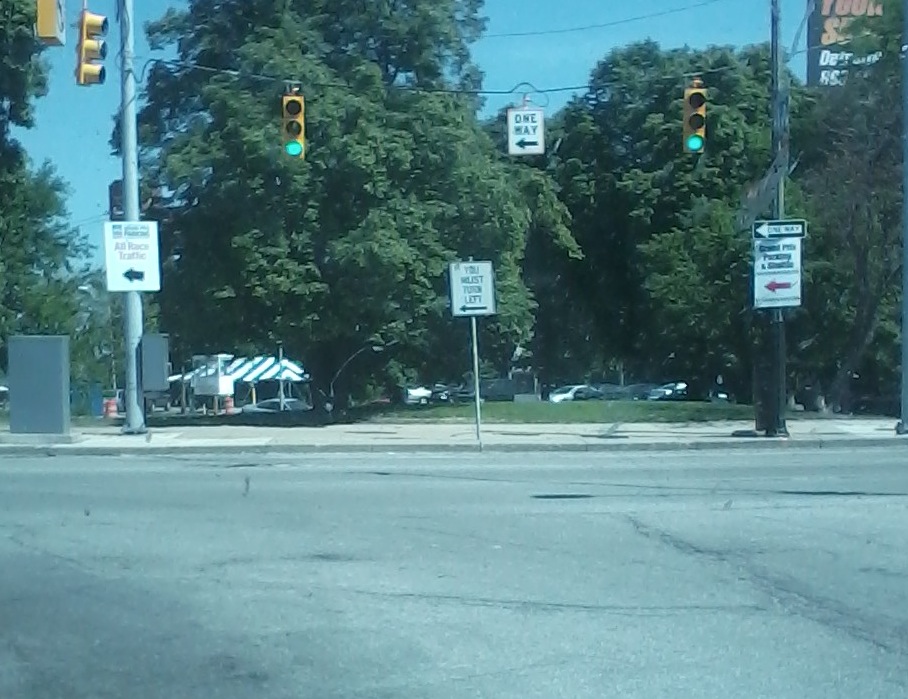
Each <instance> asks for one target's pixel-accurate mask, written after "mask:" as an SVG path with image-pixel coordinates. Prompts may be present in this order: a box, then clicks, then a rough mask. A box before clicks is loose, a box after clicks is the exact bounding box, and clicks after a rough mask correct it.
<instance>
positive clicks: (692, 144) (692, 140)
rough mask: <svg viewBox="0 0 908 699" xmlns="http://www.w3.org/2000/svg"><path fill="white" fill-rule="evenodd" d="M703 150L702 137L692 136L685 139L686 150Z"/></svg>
mask: <svg viewBox="0 0 908 699" xmlns="http://www.w3.org/2000/svg"><path fill="white" fill-rule="evenodd" d="M702 148H703V137H702V136H699V135H697V134H693V135H691V136H688V137H687V149H688V150H692V151H697V150H700V149H702Z"/></svg>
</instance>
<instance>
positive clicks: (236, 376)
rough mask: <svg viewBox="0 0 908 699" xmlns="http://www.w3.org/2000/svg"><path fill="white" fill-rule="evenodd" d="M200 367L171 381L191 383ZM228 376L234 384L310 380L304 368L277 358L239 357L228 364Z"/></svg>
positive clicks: (172, 377)
mask: <svg viewBox="0 0 908 699" xmlns="http://www.w3.org/2000/svg"><path fill="white" fill-rule="evenodd" d="M203 370H204V367H200V368H198V369H195V370H193V371H190V372H187V373H185V374H174V375H173V376H171V377H170V381H171V382H174V381H191V380H192V377H193V376H194V375H195V373H196V372H200V371H203ZM226 374H227V376H228V377H230V379H231V380H232V381H233V382H234V383H245V384H257V383H261V382H263V381H287V382H289V383H305V382H308V381H309V379H310V376H309V374H307V373H306V371H305V370H304V369H303V367H302V366H301V365H300V364H298V363H297V362H294V361H292V360H290V359H282V360H280V361H279V360H278V359H277V358H276V357H237V358H235V359H232V360H230V362H229V363H228V364H227V369H226Z"/></svg>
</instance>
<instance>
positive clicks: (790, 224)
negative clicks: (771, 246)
mask: <svg viewBox="0 0 908 699" xmlns="http://www.w3.org/2000/svg"><path fill="white" fill-rule="evenodd" d="M806 235H807V221H805V220H804V219H783V220H781V221H754V224H753V237H754V240H771V239H773V238H804V237H805V236H806Z"/></svg>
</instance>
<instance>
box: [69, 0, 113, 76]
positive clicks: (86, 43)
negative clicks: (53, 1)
mask: <svg viewBox="0 0 908 699" xmlns="http://www.w3.org/2000/svg"><path fill="white" fill-rule="evenodd" d="M106 35H107V17H105V16H104V15H96V14H95V13H93V12H89V11H88V10H82V12H81V13H80V14H79V45H78V46H77V47H76V57H77V61H78V62H77V63H76V82H77V83H78V84H79V85H103V84H104V80H105V78H106V75H107V71H106V70H105V68H104V66H103V65H102V64H101V63H99V61H103V60H104V59H105V58H107V42H106V41H104V39H103V37H104V36H106Z"/></svg>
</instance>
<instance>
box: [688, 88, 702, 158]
mask: <svg viewBox="0 0 908 699" xmlns="http://www.w3.org/2000/svg"><path fill="white" fill-rule="evenodd" d="M705 148H706V88H704V87H703V83H702V82H701V81H700V79H699V78H696V79H694V81H693V83H692V85H691V86H690V87H689V88H687V89H686V90H685V91H684V151H685V152H686V153H702V152H703V150H704V149H705Z"/></svg>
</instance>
